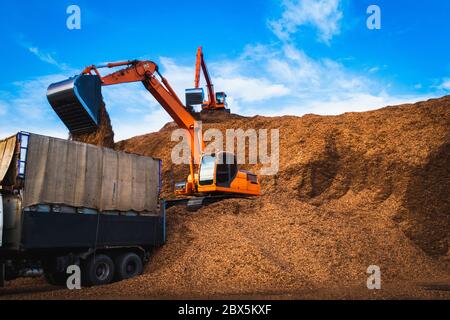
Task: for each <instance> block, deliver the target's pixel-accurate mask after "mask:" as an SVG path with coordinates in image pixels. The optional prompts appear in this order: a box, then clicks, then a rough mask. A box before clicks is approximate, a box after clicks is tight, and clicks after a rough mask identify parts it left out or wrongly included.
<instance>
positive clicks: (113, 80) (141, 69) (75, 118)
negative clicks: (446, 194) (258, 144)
mask: <svg viewBox="0 0 450 320" xmlns="http://www.w3.org/2000/svg"><path fill="white" fill-rule="evenodd" d="M116 67H123V68H122V69H120V70H118V71H115V72H113V73H111V74H108V75H106V76H101V75H100V72H99V70H98V69H99V68H116ZM157 75H158V77H157ZM139 81H140V82H142V83H143V85H144V86H145V88H146V89H147V90H148V91H149V92H150V93H151V94H152V95H153V96H154V97H155V99H156V100H157V101H158V102H159V103H160V104H161V106H162V107H163V108H164V109H165V110H166V111H167V112H168V113H169V115H170V116H171V117H172V118H173V120H174V121H175V122H176V123H177V125H178V126H179V127H180V128H182V129H185V130H186V131H187V132H188V136H189V137H188V138H189V139H188V141H189V144H190V150H191V153H190V158H189V169H190V170H189V172H190V174H189V176H188V178H187V180H186V181H185V182H183V183H180V184H177V185H176V190H175V192H176V194H179V195H191V196H192V195H208V196H209V195H224V194H225V195H231V196H233V195H236V196H255V195H259V194H260V184H259V179H258V176H257V175H256V174H254V173H251V172H248V171H243V170H239V169H238V166H237V161H236V156H235V155H234V154H233V153H229V152H217V153H213V154H206V153H205V152H204V143H203V135H202V131H201V127H199V126H196V121H195V119H194V117H193V116H192V115H191V114H190V113H189V112H188V110H186V107H185V106H184V105H183V103H182V102H181V101H180V99H179V98H178V96H177V95H176V93H175V91H174V90H173V89H172V87H171V86H170V84H169V82H168V81H167V80H166V79H165V78H164V77H163V76H162V75H161V73H160V72H159V70H158V66H157V64H156V63H154V62H152V61H140V60H133V61H125V62H117V63H108V64H106V65H102V66H90V67H87V68H86V69H85V70H83V72H82V73H81V74H80V75H77V76H75V77H73V78H70V79H68V80H65V81H62V82H58V83H55V84H52V85H50V87H49V88H48V91H47V98H48V101H49V102H50V104H51V106H52V107H53V109H54V110H55V112H56V113H57V114H58V116H59V117H60V119H61V120H62V121H63V122H64V124H65V125H66V126H67V128H68V129H69V131H70V132H71V133H90V132H94V131H95V130H96V129H97V128H98V123H99V111H100V106H101V102H102V94H101V87H102V86H110V85H117V84H121V83H127V82H139Z"/></svg>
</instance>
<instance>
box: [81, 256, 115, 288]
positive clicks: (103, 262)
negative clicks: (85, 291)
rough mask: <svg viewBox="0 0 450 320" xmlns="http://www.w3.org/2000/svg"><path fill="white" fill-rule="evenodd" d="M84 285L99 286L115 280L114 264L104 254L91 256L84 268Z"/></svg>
mask: <svg viewBox="0 0 450 320" xmlns="http://www.w3.org/2000/svg"><path fill="white" fill-rule="evenodd" d="M82 275H83V276H82V278H83V280H84V281H83V282H84V285H87V286H99V285H104V284H108V283H111V281H112V280H113V278H114V262H113V261H112V259H111V258H110V257H108V256H107V255H104V254H99V255H92V256H90V257H89V258H88V259H87V261H86V263H85V264H84V266H83V270H82Z"/></svg>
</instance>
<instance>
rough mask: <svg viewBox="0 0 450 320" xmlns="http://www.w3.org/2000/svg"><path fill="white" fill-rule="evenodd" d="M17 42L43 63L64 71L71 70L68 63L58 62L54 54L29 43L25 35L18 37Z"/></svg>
mask: <svg viewBox="0 0 450 320" xmlns="http://www.w3.org/2000/svg"><path fill="white" fill-rule="evenodd" d="M16 42H17V43H18V44H19V45H20V46H21V47H22V48H24V49H26V50H28V52H30V53H31V54H33V55H34V56H36V57H37V58H38V59H39V60H41V61H42V62H45V63H48V64H50V65H53V66H55V67H57V68H58V69H61V70H63V71H69V70H70V68H69V66H68V65H67V64H66V63H61V62H58V61H57V60H56V59H55V57H54V54H52V53H49V52H46V51H45V50H42V49H41V48H38V47H37V46H35V45H33V44H31V43H30V42H29V41H27V40H25V37H24V36H23V35H19V36H17V37H16Z"/></svg>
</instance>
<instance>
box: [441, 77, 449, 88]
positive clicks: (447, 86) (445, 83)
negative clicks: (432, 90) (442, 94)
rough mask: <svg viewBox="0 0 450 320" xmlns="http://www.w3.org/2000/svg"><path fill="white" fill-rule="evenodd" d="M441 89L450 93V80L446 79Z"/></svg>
mask: <svg viewBox="0 0 450 320" xmlns="http://www.w3.org/2000/svg"><path fill="white" fill-rule="evenodd" d="M439 88H440V89H443V90H446V91H450V78H447V79H444V80H443V82H442V84H441V85H440V86H439Z"/></svg>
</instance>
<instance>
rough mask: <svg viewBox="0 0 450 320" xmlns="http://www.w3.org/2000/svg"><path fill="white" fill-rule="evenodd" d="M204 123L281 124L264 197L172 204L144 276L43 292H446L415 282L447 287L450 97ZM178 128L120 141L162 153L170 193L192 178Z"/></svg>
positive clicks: (336, 295) (102, 294)
mask: <svg viewBox="0 0 450 320" xmlns="http://www.w3.org/2000/svg"><path fill="white" fill-rule="evenodd" d="M202 120H203V121H204V130H206V129H208V128H217V129H220V130H222V131H225V130H226V129H238V128H241V129H244V130H247V129H250V128H253V129H280V170H279V172H278V174H277V175H275V176H270V177H262V179H261V184H262V189H263V195H262V196H261V197H257V198H253V199H229V200H225V201H222V202H219V203H215V204H212V205H210V206H207V207H204V208H202V209H201V210H199V211H198V212H196V213H189V212H187V211H186V209H185V208H183V207H174V208H171V209H169V210H168V212H167V215H168V221H167V223H168V226H167V228H168V229H167V236H168V240H167V244H166V245H165V246H163V247H162V248H160V249H158V250H157V251H156V252H155V253H154V255H153V256H152V260H151V262H150V263H149V264H148V265H147V267H146V270H145V272H144V274H143V275H142V276H140V277H137V278H135V279H130V280H128V281H122V282H118V283H114V284H112V285H109V286H106V287H98V288H90V289H85V290H82V291H79V292H68V291H60V292H59V293H58V292H52V293H45V294H44V295H43V296H45V297H47V298H54V297H67V298H108V297H110V298H114V297H120V298H123V297H131V298H140V297H141V298H145V297H150V298H158V297H166V298H171V297H175V298H176V297H181V298H189V297H203V298H208V297H219V298H220V297H225V298H233V297H235V298H239V297H247V298H248V297H257V298H265V297H272V298H273V297H275V298H298V297H307V298H330V297H331V298H355V297H356V298H383V297H384V298H396V297H397V298H401V297H421V298H436V297H438V298H445V299H448V298H450V294H447V293H445V292H444V293H442V292H438V291H427V290H422V291H420V292H418V291H417V290H416V289H417V287H416V283H421V282H431V281H438V280H439V281H442V279H444V280H445V281H447V283H450V282H449V281H450V271H449V270H450V251H449V245H450V198H449V194H450V193H449V190H450V161H449V160H450V96H446V97H443V98H440V99H434V100H429V101H426V102H419V103H416V104H407V105H400V106H391V107H386V108H383V109H379V110H375V111H370V112H363V113H346V114H343V115H340V116H317V115H305V116H303V117H294V116H283V117H262V116H255V117H250V118H248V117H235V116H230V117H226V116H224V115H221V119H220V121H212V122H208V117H207V116H206V117H205V116H203V117H202ZM175 128H176V126H175V125H174V124H173V123H172V124H168V125H166V126H165V127H164V128H163V129H161V130H160V131H159V132H156V133H151V134H147V135H143V136H139V137H134V138H132V139H129V140H126V141H121V142H119V143H117V144H116V145H115V148H116V150H124V151H128V152H133V153H137V154H142V155H148V156H154V157H158V158H161V159H162V160H163V179H164V188H163V192H162V195H163V196H164V197H166V198H167V197H172V188H173V184H174V182H176V181H183V180H184V179H185V177H186V175H187V168H186V166H178V165H173V164H172V162H171V159H170V156H171V150H172V146H173V145H174V144H175V142H171V141H170V136H171V132H172V130H173V129H175ZM259 168H260V166H257V167H256V169H259ZM244 169H251V168H250V167H248V166H247V167H246V166H244ZM370 265H377V266H379V267H380V268H381V272H382V285H383V289H384V290H381V291H379V292H377V293H374V292H373V291H369V290H367V288H366V281H367V277H368V275H367V273H366V270H367V268H368V266H370ZM411 288H412V289H411ZM40 297H42V295H41V296H40Z"/></svg>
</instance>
